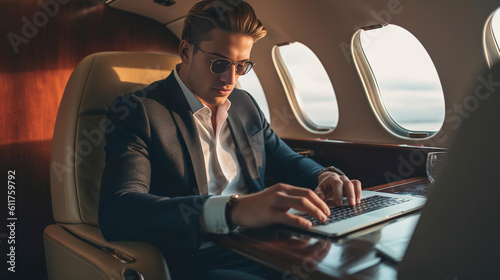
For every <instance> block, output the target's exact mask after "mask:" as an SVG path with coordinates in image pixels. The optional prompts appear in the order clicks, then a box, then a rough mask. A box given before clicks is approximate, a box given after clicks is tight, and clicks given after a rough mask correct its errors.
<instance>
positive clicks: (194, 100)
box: [174, 64, 205, 113]
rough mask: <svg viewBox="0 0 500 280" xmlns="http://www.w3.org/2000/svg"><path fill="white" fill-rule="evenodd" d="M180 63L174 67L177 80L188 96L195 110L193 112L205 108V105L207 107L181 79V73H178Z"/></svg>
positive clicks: (191, 106)
mask: <svg viewBox="0 0 500 280" xmlns="http://www.w3.org/2000/svg"><path fill="white" fill-rule="evenodd" d="M179 65H180V64H179ZM179 65H177V66H176V67H175V68H174V77H175V79H176V80H177V83H178V84H179V86H180V87H181V89H182V93H184V96H185V97H186V99H187V101H188V103H189V107H190V108H191V111H193V113H196V112H197V111H199V110H201V109H203V107H205V104H203V103H201V101H200V100H199V99H198V97H196V96H195V95H194V94H193V92H191V90H190V89H189V88H188V87H187V86H186V85H185V84H184V82H183V81H182V80H181V77H179V74H178V73H177V67H178V66H179Z"/></svg>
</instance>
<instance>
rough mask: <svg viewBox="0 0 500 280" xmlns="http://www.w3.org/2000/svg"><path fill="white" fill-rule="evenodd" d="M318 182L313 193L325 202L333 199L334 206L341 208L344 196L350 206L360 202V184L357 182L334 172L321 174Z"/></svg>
mask: <svg viewBox="0 0 500 280" xmlns="http://www.w3.org/2000/svg"><path fill="white" fill-rule="evenodd" d="M318 181H319V184H318V186H317V187H316V189H315V190H314V192H315V193H316V194H317V195H318V196H319V197H320V198H321V199H323V200H325V201H326V200H330V199H333V203H334V204H335V205H336V206H341V205H342V198H343V197H344V196H345V197H347V202H348V203H349V205H351V206H354V205H356V204H359V203H360V202H361V182H360V181H358V180H349V178H347V176H345V175H339V174H337V173H335V172H323V173H321V174H320V175H319V178H318Z"/></svg>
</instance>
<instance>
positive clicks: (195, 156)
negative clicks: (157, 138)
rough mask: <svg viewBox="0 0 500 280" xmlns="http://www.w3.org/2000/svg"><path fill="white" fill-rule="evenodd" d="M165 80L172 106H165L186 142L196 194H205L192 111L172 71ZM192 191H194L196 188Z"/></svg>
mask: <svg viewBox="0 0 500 280" xmlns="http://www.w3.org/2000/svg"><path fill="white" fill-rule="evenodd" d="M167 82H168V89H173V90H170V91H169V92H170V94H171V97H172V99H171V100H172V103H171V104H172V105H173V106H168V105H167V106H168V107H169V108H170V112H171V114H172V117H173V118H174V121H175V122H176V124H177V127H178V128H179V131H180V132H181V135H182V138H183V140H184V143H186V147H187V149H188V152H189V156H190V158H191V162H192V164H193V170H194V174H195V177H196V182H197V185H198V190H197V191H198V194H207V193H208V183H207V175H206V172H205V160H204V156H203V150H202V148H201V143H200V137H199V135H198V130H197V128H196V124H195V123H194V120H193V113H192V112H191V109H190V107H189V104H188V102H187V100H186V97H185V96H184V94H183V93H182V90H181V88H180V86H179V84H178V83H177V81H176V80H175V77H174V75H173V73H172V74H170V76H169V77H168V78H167ZM193 191H194V192H195V193H196V190H193Z"/></svg>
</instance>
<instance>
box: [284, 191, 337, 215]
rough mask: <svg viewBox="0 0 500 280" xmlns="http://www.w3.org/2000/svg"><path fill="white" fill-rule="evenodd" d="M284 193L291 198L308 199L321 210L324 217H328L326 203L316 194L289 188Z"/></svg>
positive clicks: (328, 208)
mask: <svg viewBox="0 0 500 280" xmlns="http://www.w3.org/2000/svg"><path fill="white" fill-rule="evenodd" d="M285 192H286V193H287V194H289V195H292V196H299V197H306V198H308V199H309V200H310V201H311V202H312V203H313V204H314V205H315V206H316V207H318V208H319V209H321V210H322V211H323V213H324V214H325V215H327V216H328V215H330V207H328V205H327V204H326V202H325V201H324V200H323V199H321V198H320V197H319V196H318V194H317V193H315V192H313V191H311V190H310V189H304V188H298V187H291V188H288V189H286V190H285Z"/></svg>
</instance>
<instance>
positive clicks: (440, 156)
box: [425, 152, 446, 183]
mask: <svg viewBox="0 0 500 280" xmlns="http://www.w3.org/2000/svg"><path fill="white" fill-rule="evenodd" d="M445 156H446V152H430V153H428V154H427V162H426V165H425V170H426V172H427V178H429V181H431V183H434V182H435V181H436V175H437V173H438V171H439V168H440V167H441V166H442V165H443V161H444V158H445Z"/></svg>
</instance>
